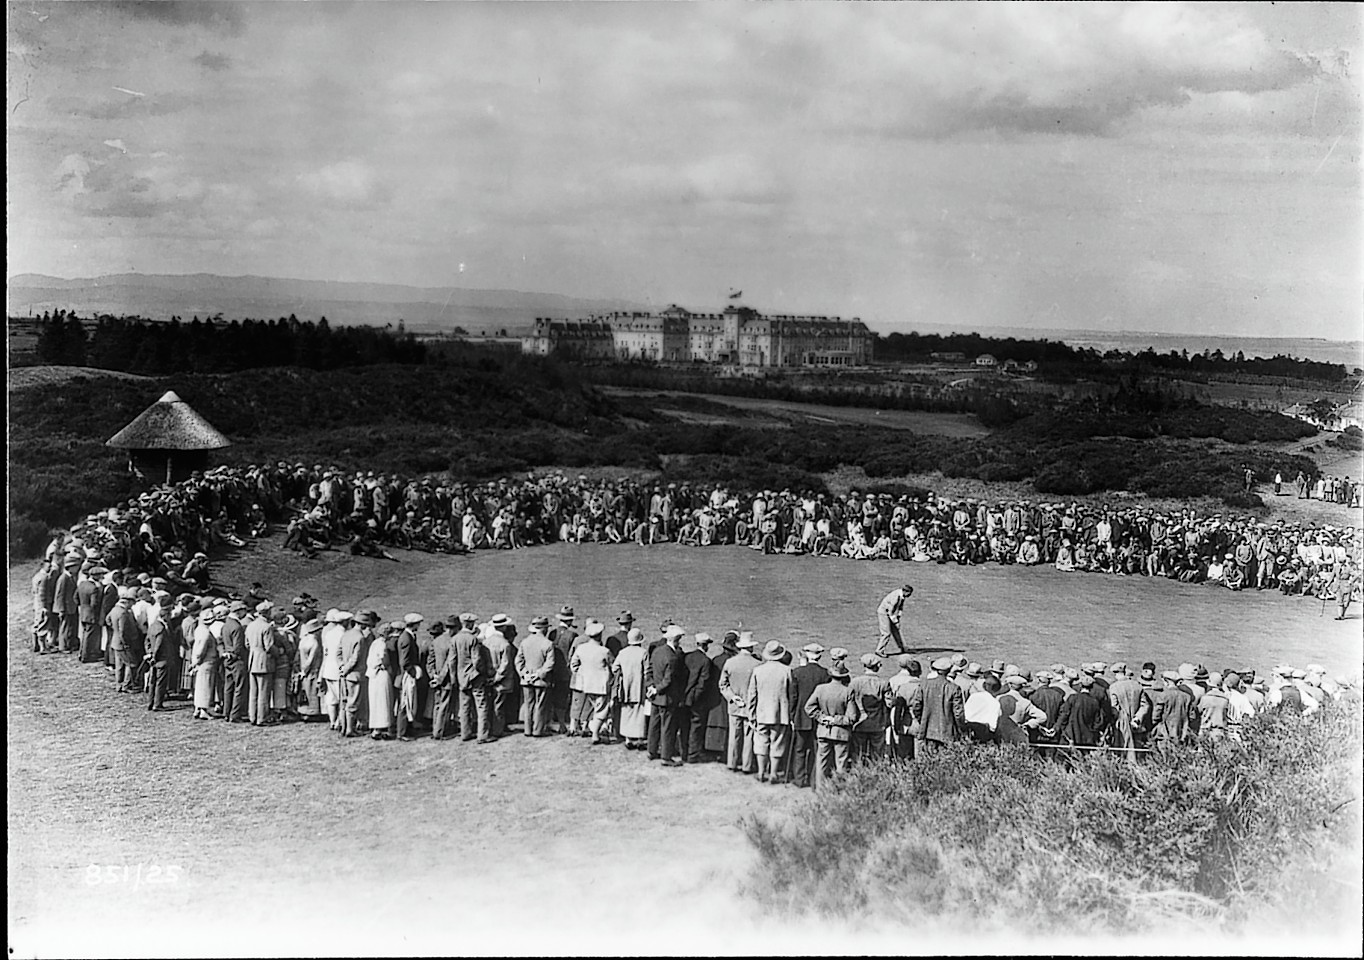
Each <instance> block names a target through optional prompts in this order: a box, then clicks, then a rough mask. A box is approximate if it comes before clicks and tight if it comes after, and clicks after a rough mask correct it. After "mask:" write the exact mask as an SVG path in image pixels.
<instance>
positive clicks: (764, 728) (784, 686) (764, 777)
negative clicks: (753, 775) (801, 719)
mask: <svg viewBox="0 0 1364 960" xmlns="http://www.w3.org/2000/svg"><path fill="white" fill-rule="evenodd" d="M785 656H786V648H785V647H784V646H782V645H781V643H779V642H778V641H776V640H769V641H768V643H767V645H766V646H765V647H764V648H763V662H762V663H760V664H758V665H757V666H756V667H754V668H753V673H752V675H751V676H750V677H749V680H748V694H747V699H748V716H749V719H750V721H751V722H752V724H753V756H754V758H755V760H756V761H757V764H758V780H759V782H762V783H766V782H767V781H768V780H769V779H770V780H771V782H772V783H774V784H777V783H783V782H784V781H785V772H786V762H785V761H786V753H787V750H788V749H789V747H790V739H791V724H792V722H793V721H794V719H795V711H796V702H795V700H796V687H795V683H794V682H793V681H792V678H791V668H790V667H788V666H787V665H786V664H785V663H783V662H782V660H783V658H785Z"/></svg>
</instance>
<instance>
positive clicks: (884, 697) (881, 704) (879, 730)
mask: <svg viewBox="0 0 1364 960" xmlns="http://www.w3.org/2000/svg"><path fill="white" fill-rule="evenodd" d="M849 686H850V688H851V689H852V692H853V696H855V697H857V698H858V699H859V703H858V706H860V707H861V708H862V719H861V720H859V721H858V722H857V726H855V727H853V738H852V754H853V760H854V762H858V763H860V762H863V761H866V760H872V759H875V758H877V757H880V756H881V755H882V753H883V752H884V749H885V743H886V727H887V725H888V721H889V719H890V709H891V707H892V706H894V705H895V694H894V693H893V692H892V691H891V689H890V681H889V680H887V679H886V678H885V677H883V676H881V661H880V660H879V659H878V658H877V656H876V655H875V654H870V653H864V654H863V655H862V675H861V676H858V677H854V678H853V679H852V682H851V684H849Z"/></svg>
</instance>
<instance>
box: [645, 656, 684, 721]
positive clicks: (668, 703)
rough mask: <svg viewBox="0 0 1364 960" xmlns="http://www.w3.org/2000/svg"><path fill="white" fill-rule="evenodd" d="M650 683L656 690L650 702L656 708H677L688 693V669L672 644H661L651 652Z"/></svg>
mask: <svg viewBox="0 0 1364 960" xmlns="http://www.w3.org/2000/svg"><path fill="white" fill-rule="evenodd" d="M648 670H649V675H648V678H647V679H648V683H649V684H650V685H652V686H653V688H654V695H653V697H651V698H650V700H649V702H650V703H652V704H653V705H654V706H656V707H677V706H681V705H682V699H683V698H684V697H685V696H686V693H687V668H686V666H685V665H684V664H683V662H682V654H681V653H679V652H678V651H677V650H676V649H675V648H674V647H673V646H672V645H671V644H668V643H660V644H657V645H655V647H654V648H653V649H652V650H651V651H649V666H648Z"/></svg>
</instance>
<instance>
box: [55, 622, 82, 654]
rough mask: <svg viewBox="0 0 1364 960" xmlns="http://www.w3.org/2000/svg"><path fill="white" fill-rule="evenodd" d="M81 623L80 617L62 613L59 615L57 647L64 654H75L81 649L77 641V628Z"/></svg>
mask: <svg viewBox="0 0 1364 960" xmlns="http://www.w3.org/2000/svg"><path fill="white" fill-rule="evenodd" d="M79 623H80V620H79V619H78V616H77V615H76V614H74V613H62V614H58V615H57V646H58V647H59V648H60V649H61V651H62V653H74V652H75V651H76V650H77V649H79V647H80V641H79V640H78V639H77V634H76V630H77V626H78V624H79Z"/></svg>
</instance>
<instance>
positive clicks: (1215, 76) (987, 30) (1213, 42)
mask: <svg viewBox="0 0 1364 960" xmlns="http://www.w3.org/2000/svg"><path fill="white" fill-rule="evenodd" d="M911 6H912V7H913V8H914V9H911V10H910V11H902V10H900V9H891V10H889V11H878V13H879V15H878V16H874V17H873V16H858V17H856V18H849V19H850V23H848V24H844V25H840V26H839V27H838V31H839V33H841V34H842V37H841V41H842V42H837V43H833V44H831V48H832V49H835V50H838V51H839V52H840V59H839V60H838V61H837V62H832V63H831V62H829V61H828V60H827V58H826V59H825V61H824V62H823V63H822V64H821V65H820V67H819V70H818V72H817V73H816V74H815V76H814V77H813V78H812V82H815V83H818V84H820V85H821V86H822V88H823V89H822V91H821V92H820V93H819V94H817V96H816V104H817V106H816V111H817V113H818V114H819V115H820V116H821V118H822V119H823V120H825V121H827V122H832V123H838V122H840V121H842V123H843V124H844V125H845V126H847V127H850V128H853V129H857V130H860V131H863V132H883V133H886V134H888V135H892V136H910V137H914V136H919V137H937V136H945V135H950V134H954V133H958V132H961V131H970V130H999V131H1005V132H1028V133H1079V134H1109V133H1112V132H1114V130H1115V129H1116V127H1117V126H1118V124H1119V123H1121V122H1122V121H1124V120H1126V119H1127V118H1129V117H1131V116H1133V115H1134V114H1135V113H1137V112H1138V111H1140V110H1142V109H1144V108H1146V107H1150V106H1161V105H1164V106H1180V105H1183V104H1185V103H1187V102H1188V101H1189V100H1190V98H1191V96H1193V95H1195V94H1208V93H1219V92H1240V93H1245V94H1259V93H1264V92H1268V91H1276V90H1285V89H1288V88H1291V87H1294V86H1297V85H1299V84H1302V83H1305V82H1307V81H1310V80H1313V79H1316V78H1322V77H1330V76H1335V75H1339V73H1340V71H1341V69H1342V67H1341V63H1340V61H1339V60H1338V59H1336V58H1335V57H1334V55H1332V56H1325V57H1323V56H1319V55H1316V54H1311V53H1307V52H1302V51H1294V50H1289V49H1285V48H1282V47H1280V46H1276V45H1275V44H1274V43H1273V42H1271V41H1270V39H1269V38H1268V37H1267V36H1266V35H1265V34H1264V33H1263V32H1262V31H1260V30H1258V29H1256V28H1254V27H1248V26H1242V25H1239V24H1237V23H1236V22H1234V21H1233V20H1231V19H1229V18H1226V17H1223V16H1220V15H1218V14H1216V13H1212V12H1206V11H1203V10H1201V9H1200V8H1198V7H1184V6H1181V5H1178V4H1163V3H1161V4H1133V5H1128V4H1114V5H1097V6H1095V5H1089V4H1043V5H1040V6H1039V5H1026V4H982V5H959V4H950V5H943V6H942V7H935V6H932V5H930V6H929V9H924V8H923V7H922V6H921V5H917V4H916V5H911ZM943 7H946V8H947V9H944V8H943ZM858 33H862V34H863V35H862V36H861V37H860V38H859V37H858V36H857V35H856V34H858ZM859 47H860V48H861V49H859V50H858V55H857V56H856V57H850V56H848V55H847V52H848V51H849V50H853V49H858V48H859Z"/></svg>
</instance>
